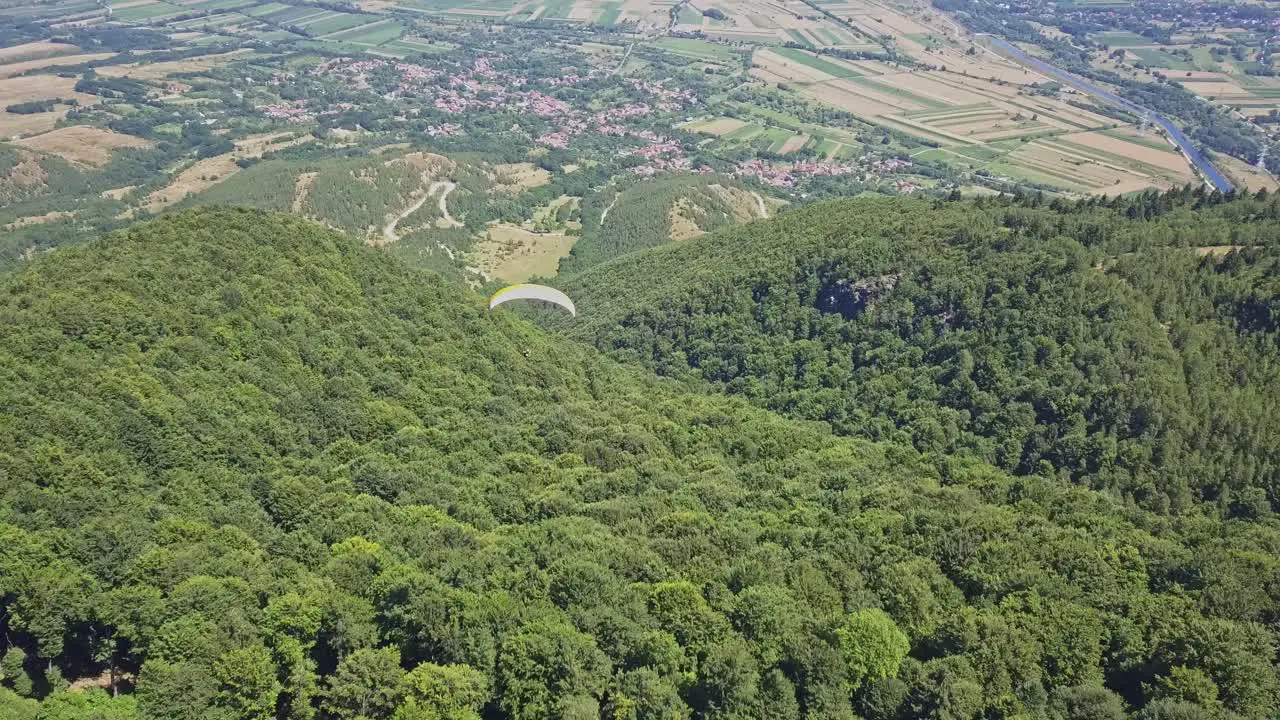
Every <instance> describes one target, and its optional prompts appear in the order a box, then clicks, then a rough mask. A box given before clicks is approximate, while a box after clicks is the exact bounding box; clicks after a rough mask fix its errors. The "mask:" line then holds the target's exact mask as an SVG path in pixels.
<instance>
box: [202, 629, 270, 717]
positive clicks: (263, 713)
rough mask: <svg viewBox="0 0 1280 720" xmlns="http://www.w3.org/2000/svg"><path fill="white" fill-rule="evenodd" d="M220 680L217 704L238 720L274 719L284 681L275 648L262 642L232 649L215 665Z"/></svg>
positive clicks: (214, 669) (214, 671)
mask: <svg viewBox="0 0 1280 720" xmlns="http://www.w3.org/2000/svg"><path fill="white" fill-rule="evenodd" d="M213 675H214V677H215V678H216V679H217V681H218V695H217V699H216V701H215V702H216V703H217V705H218V706H219V707H222V708H226V709H227V710H228V711H229V712H230V714H231V717H233V718H236V720H272V719H273V718H274V717H275V711H276V698H277V696H278V695H279V693H280V682H279V681H278V680H277V679H276V667H275V663H274V662H273V661H272V657H271V651H269V650H267V649H266V648H265V647H262V646H261V645H255V646H250V647H246V648H240V649H238V650H232V651H230V652H228V653H226V654H225V655H223V656H222V657H220V658H218V660H217V662H215V663H214V666H213Z"/></svg>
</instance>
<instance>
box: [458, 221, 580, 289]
mask: <svg viewBox="0 0 1280 720" xmlns="http://www.w3.org/2000/svg"><path fill="white" fill-rule="evenodd" d="M577 239H578V238H577V237H574V236H569V235H565V234H563V233H535V232H529V231H528V230H525V229H524V228H522V227H518V226H516V225H509V224H507V223H498V224H495V225H490V226H489V228H488V233H487V235H486V236H485V239H484V240H482V241H480V242H479V243H478V244H477V245H476V249H475V250H474V251H473V254H472V261H473V262H474V263H475V265H476V267H477V269H479V270H480V272H481V273H483V274H484V275H485V276H486V277H494V278H498V279H499V280H502V281H503V282H509V283H520V282H525V281H527V280H530V279H531V278H535V277H551V276H552V275H555V274H556V272H557V271H558V270H559V269H560V258H562V257H565V256H567V255H568V254H569V251H570V250H571V249H572V248H573V243H574V242H575V241H576V240H577Z"/></svg>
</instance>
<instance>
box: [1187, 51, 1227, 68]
mask: <svg viewBox="0 0 1280 720" xmlns="http://www.w3.org/2000/svg"><path fill="white" fill-rule="evenodd" d="M1191 57H1192V59H1194V60H1195V61H1196V67H1197V68H1198V69H1200V70H1208V71H1209V72H1219V71H1221V70H1222V66H1221V65H1219V64H1218V61H1217V60H1214V59H1213V53H1211V52H1209V48H1207V47H1197V48H1191Z"/></svg>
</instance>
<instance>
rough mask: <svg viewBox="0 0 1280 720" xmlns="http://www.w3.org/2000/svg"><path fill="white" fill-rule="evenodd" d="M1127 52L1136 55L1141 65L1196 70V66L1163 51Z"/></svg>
mask: <svg viewBox="0 0 1280 720" xmlns="http://www.w3.org/2000/svg"><path fill="white" fill-rule="evenodd" d="M1129 52H1131V53H1133V54H1134V55H1137V56H1138V57H1139V58H1141V59H1142V62H1143V63H1145V64H1147V65H1149V66H1151V67H1159V68H1168V69H1170V70H1195V69H1196V66H1195V65H1194V64H1192V63H1189V62H1187V61H1186V60H1183V59H1182V58H1180V57H1178V56H1176V55H1171V54H1169V53H1167V52H1165V51H1163V50H1158V49H1156V48H1136V49H1133V50H1130V51H1129Z"/></svg>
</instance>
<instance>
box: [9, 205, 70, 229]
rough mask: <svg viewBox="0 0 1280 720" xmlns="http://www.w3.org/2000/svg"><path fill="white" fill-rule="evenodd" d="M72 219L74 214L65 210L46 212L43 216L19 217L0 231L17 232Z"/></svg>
mask: <svg viewBox="0 0 1280 720" xmlns="http://www.w3.org/2000/svg"><path fill="white" fill-rule="evenodd" d="M72 217H75V213H73V212H67V211H65V210H54V211H53V212H47V213H45V214H43V215H29V216H27V217H20V218H18V219H17V220H14V221H13V222H11V223H9V224H8V225H5V226H4V227H3V228H0V229H2V230H18V229H20V228H24V227H28V226H30V225H43V224H44V223H51V222H55V221H57V220H65V219H67V218H72Z"/></svg>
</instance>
